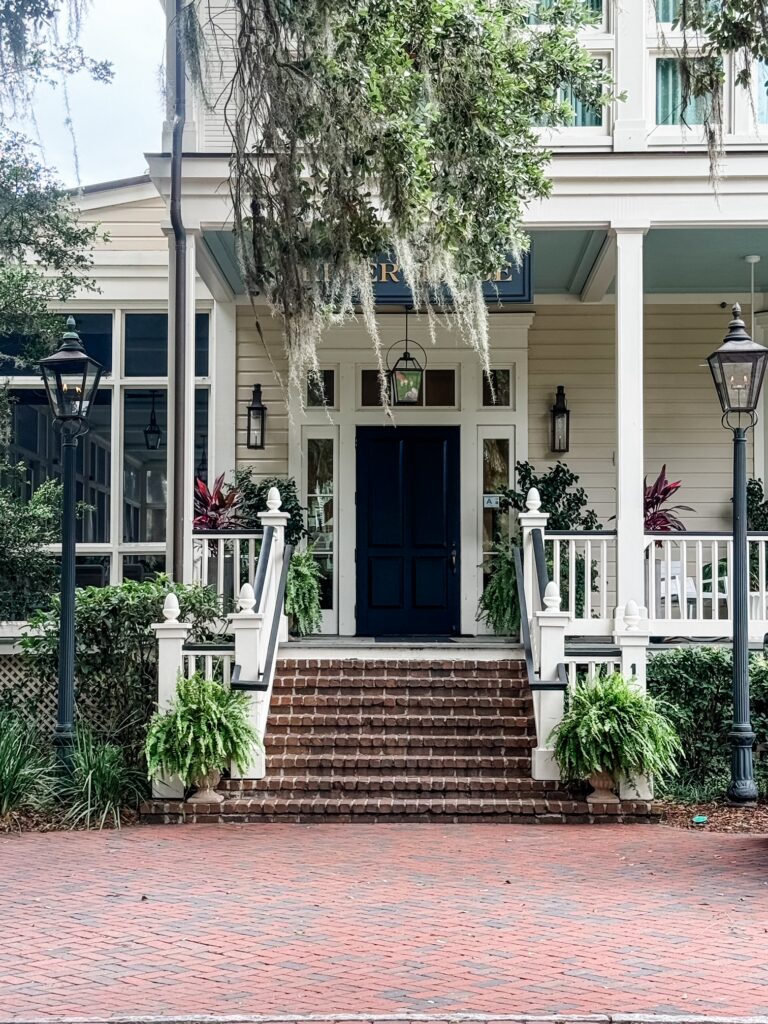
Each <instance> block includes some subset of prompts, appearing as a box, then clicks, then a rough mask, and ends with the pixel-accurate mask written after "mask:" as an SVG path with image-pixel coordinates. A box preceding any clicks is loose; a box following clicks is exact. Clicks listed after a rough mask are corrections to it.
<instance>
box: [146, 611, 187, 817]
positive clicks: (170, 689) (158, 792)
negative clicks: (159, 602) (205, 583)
mask: <svg viewBox="0 0 768 1024" xmlns="http://www.w3.org/2000/svg"><path fill="white" fill-rule="evenodd" d="M179 614H180V610H179V601H178V598H177V597H176V595H175V594H174V593H173V592H171V593H169V594H168V595H167V596H166V598H165V604H164V605H163V617H164V619H165V622H154V623H153V624H152V629H154V631H155V636H156V637H157V710H158V711H161V712H162V711H167V710H168V708H169V707H170V706H171V704H172V703H173V700H174V697H175V696H176V682H177V680H178V678H179V674H180V673H182V672H183V670H184V642H185V641H186V639H187V635H188V633H189V631H190V629H191V628H192V627H191V625H190V624H189V623H188V622H179ZM152 795H153V796H155V797H158V798H159V799H161V800H181V799H183V797H184V785H183V783H182V782H181V780H180V779H179V778H178V776H176V775H167V774H166V773H165V772H161V773H159V774H158V775H156V776H155V777H154V778H153V779H152Z"/></svg>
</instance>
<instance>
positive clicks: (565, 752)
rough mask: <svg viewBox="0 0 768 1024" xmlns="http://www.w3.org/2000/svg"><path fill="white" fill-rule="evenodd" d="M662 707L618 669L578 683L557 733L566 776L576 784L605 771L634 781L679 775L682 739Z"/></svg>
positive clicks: (557, 750)
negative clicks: (615, 671)
mask: <svg viewBox="0 0 768 1024" xmlns="http://www.w3.org/2000/svg"><path fill="white" fill-rule="evenodd" d="M661 709H662V705H661V704H659V703H657V701H655V700H654V699H653V697H650V696H647V695H645V694H642V693H640V692H638V691H637V690H636V689H634V688H633V687H632V686H631V684H630V683H628V682H627V680H626V679H624V678H623V677H622V676H621V675H619V674H618V673H614V674H613V675H610V676H606V677H605V678H598V679H595V680H594V682H591V683H588V684H586V685H582V686H578V687H577V688H576V689H575V690H574V691H573V692H572V693H571V694H570V697H569V701H568V707H567V710H566V712H565V715H564V716H563V720H562V722H561V723H560V724H559V725H558V726H557V728H556V729H555V730H554V733H553V737H554V740H555V759H556V760H557V763H558V764H559V765H560V771H561V772H562V775H563V778H564V779H566V780H567V781H569V782H577V781H582V780H584V779H589V777H590V776H591V775H594V774H596V773H598V772H601V771H604V772H608V773H609V774H610V775H611V776H612V777H613V778H614V779H619V778H620V777H622V776H624V777H626V778H628V779H630V780H632V779H634V778H635V777H636V776H638V775H652V776H654V777H661V776H664V775H671V774H674V773H675V771H676V762H677V758H678V757H679V755H680V753H681V746H680V740H679V739H678V736H677V733H676V732H675V729H674V726H673V724H672V723H671V721H670V720H669V719H668V718H667V717H666V715H665V714H664V713H663V712H662V710H661Z"/></svg>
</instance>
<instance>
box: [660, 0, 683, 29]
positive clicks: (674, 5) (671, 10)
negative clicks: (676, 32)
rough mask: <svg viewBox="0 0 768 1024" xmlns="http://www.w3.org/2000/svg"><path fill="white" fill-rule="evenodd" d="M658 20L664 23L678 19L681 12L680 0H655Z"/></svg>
mask: <svg viewBox="0 0 768 1024" xmlns="http://www.w3.org/2000/svg"><path fill="white" fill-rule="evenodd" d="M653 5H654V9H655V11H656V21H658V22H663V23H664V24H667V23H670V24H671V23H672V22H673V21H677V17H678V15H679V14H680V0H653Z"/></svg>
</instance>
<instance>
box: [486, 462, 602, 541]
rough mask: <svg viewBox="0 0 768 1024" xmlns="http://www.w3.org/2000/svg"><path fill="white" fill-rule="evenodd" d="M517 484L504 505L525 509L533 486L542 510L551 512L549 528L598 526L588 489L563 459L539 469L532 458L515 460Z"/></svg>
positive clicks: (504, 500) (505, 498) (587, 527)
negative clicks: (582, 485)
mask: <svg viewBox="0 0 768 1024" xmlns="http://www.w3.org/2000/svg"><path fill="white" fill-rule="evenodd" d="M515 471H516V473H517V488H516V489H511V490H508V491H506V492H505V493H504V495H503V496H502V499H501V505H502V508H503V509H510V508H511V509H514V510H515V512H525V509H526V505H525V499H526V498H527V496H528V492H529V491H530V490H531V488H532V487H535V488H536V490H537V491H538V492H539V497H540V498H541V508H542V511H544V512H548V513H549V520H548V522H547V529H549V530H599V529H600V528H601V527H600V523H598V521H597V515H596V514H595V512H594V511H593V510H592V509H590V508H587V501H588V498H587V492H586V491H585V490H584V488H583V487H578V486H577V484H578V482H579V478H578V476H577V475H576V473H574V472H573V471H572V470H570V469H569V468H568V466H566V464H565V463H564V462H559V461H558V462H556V463H555V465H554V466H550V467H549V469H546V470H544V471H543V472H541V473H538V472H537V471H536V469H535V467H534V466H533V465H532V464H531V463H530V462H518V463H516V464H515Z"/></svg>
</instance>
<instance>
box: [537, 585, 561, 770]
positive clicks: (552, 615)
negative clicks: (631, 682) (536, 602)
mask: <svg viewBox="0 0 768 1024" xmlns="http://www.w3.org/2000/svg"><path fill="white" fill-rule="evenodd" d="M536 619H537V621H538V624H539V635H540V637H541V644H540V647H541V650H540V665H539V679H541V680H542V681H543V682H554V681H555V680H556V679H557V671H558V667H559V666H560V665H562V664H563V663H564V661H565V630H566V627H567V626H568V621H569V616H568V612H567V611H561V610H560V588H559V587H558V585H557V583H555V582H554V581H552V582H550V583H548V584H547V589H546V592H545V594H544V611H541V612H537V613H536ZM533 708H534V714H535V717H536V747H535V748H534V750H533V751H532V764H531V774H532V777H533V778H534V779H550V780H553V781H554V780H557V779H559V778H560V767H559V765H558V763H557V761H555V754H554V747H553V746H552V744H551V743H550V739H551V736H552V731H553V729H555V728H556V726H558V725H559V724H560V722H562V720H563V714H564V711H565V691H564V690H537V691H534V694H533Z"/></svg>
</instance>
